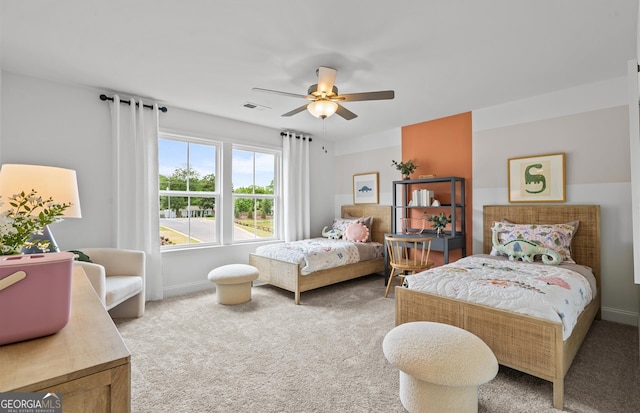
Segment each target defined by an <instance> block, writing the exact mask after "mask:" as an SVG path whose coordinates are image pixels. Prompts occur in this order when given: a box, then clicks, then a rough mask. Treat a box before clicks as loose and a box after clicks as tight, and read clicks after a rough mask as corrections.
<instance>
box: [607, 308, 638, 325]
mask: <svg viewBox="0 0 640 413" xmlns="http://www.w3.org/2000/svg"><path fill="white" fill-rule="evenodd" d="M638 316H639V314H638V313H633V312H631V311H624V310H619V309H617V308H609V307H602V319H603V320H607V321H613V322H616V323H620V324H628V325H631V326H638Z"/></svg>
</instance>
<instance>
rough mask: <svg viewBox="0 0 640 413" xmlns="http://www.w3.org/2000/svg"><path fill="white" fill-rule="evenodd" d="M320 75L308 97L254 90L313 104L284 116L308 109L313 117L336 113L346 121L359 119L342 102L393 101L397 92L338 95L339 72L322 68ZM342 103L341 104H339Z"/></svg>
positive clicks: (259, 89) (318, 72)
mask: <svg viewBox="0 0 640 413" xmlns="http://www.w3.org/2000/svg"><path fill="white" fill-rule="evenodd" d="M316 74H317V75H318V83H317V84H315V85H311V86H309V89H308V90H307V94H306V95H300V94H297V93H289V92H280V91H278V90H270V89H261V88H258V87H254V88H253V90H256V91H259V92H267V93H277V94H279V95H284V96H291V97H296V98H303V99H307V100H310V101H311V103H307V104H304V105H302V106H300V107H299V108H296V109H294V110H292V111H290V112H287V113H285V114H284V115H282V116H293V115H295V114H296V113H300V112H302V111H304V110H305V109H307V110H308V111H309V113H311V114H312V115H313V116H315V117H317V118H320V119H325V118H327V117H329V116H331V115H333V114H334V113H337V114H338V115H340V116H341V117H343V118H344V119H346V120H351V119H353V118H356V117H358V115H356V114H355V113H353V112H351V111H350V110H348V109H347V108H345V107H344V106H342V105H340V103H342V102H357V101H363V100H383V99H393V98H394V96H395V92H394V91H393V90H381V91H378V92H362V93H348V94H345V95H340V94H338V88H337V87H336V86H335V84H334V83H335V80H336V75H337V74H338V71H337V70H336V69H333V68H331V67H325V66H320V67H319V68H318V70H316ZM339 102H340V103H339Z"/></svg>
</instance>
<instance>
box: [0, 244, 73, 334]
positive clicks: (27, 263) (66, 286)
mask: <svg viewBox="0 0 640 413" xmlns="http://www.w3.org/2000/svg"><path fill="white" fill-rule="evenodd" d="M73 258H74V256H73V254H72V253H70V252H52V253H46V254H27V255H4V256H0V345H3V344H9V343H15V342H17V341H23V340H29V339H32V338H36V337H42V336H47V335H50V334H53V333H56V332H58V331H60V330H61V329H62V328H63V327H64V326H66V325H67V323H68V322H69V315H70V313H71V274H72V271H73Z"/></svg>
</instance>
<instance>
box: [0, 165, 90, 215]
mask: <svg viewBox="0 0 640 413" xmlns="http://www.w3.org/2000/svg"><path fill="white" fill-rule="evenodd" d="M31 190H34V191H36V193H37V195H38V196H40V197H42V198H43V199H49V198H51V199H52V200H53V201H54V202H56V203H60V204H62V203H66V204H71V206H70V207H68V208H67V209H65V210H64V212H63V216H64V217H67V218H81V217H82V214H81V212H80V196H79V194H78V182H77V180H76V171H74V170H72V169H64V168H57V167H53V166H42V165H20V164H4V165H2V168H1V169H0V196H2V198H0V200H1V201H2V202H3V205H2V206H0V211H6V210H7V209H10V208H11V205H9V198H10V197H12V196H14V195H16V194H19V193H21V192H25V193H29V192H30V191H31Z"/></svg>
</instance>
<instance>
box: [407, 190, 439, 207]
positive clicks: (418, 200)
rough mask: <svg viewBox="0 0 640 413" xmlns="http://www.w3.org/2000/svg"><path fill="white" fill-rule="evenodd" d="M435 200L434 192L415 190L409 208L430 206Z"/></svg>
mask: <svg viewBox="0 0 640 413" xmlns="http://www.w3.org/2000/svg"><path fill="white" fill-rule="evenodd" d="M432 199H433V191H430V190H428V189H414V190H413V192H412V193H411V201H410V202H409V206H430V205H431V200H432Z"/></svg>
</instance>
